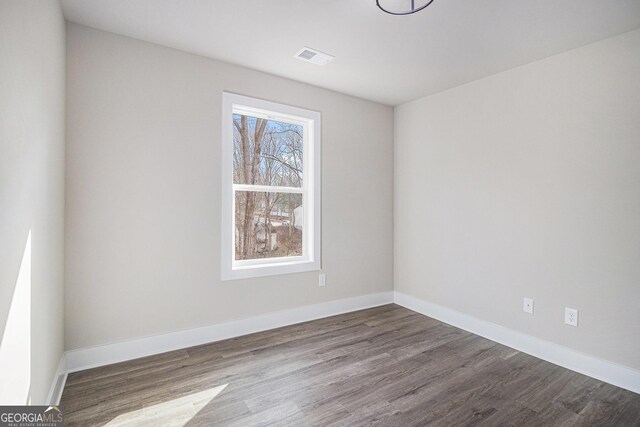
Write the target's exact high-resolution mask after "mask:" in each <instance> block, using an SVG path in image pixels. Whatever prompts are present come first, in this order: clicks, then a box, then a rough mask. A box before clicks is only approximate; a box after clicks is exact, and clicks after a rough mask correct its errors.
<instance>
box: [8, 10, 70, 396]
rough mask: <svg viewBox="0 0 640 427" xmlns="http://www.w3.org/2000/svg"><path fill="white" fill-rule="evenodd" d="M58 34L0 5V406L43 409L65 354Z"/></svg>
mask: <svg viewBox="0 0 640 427" xmlns="http://www.w3.org/2000/svg"><path fill="white" fill-rule="evenodd" d="M64 34H65V28H64V19H63V17H62V13H61V11H60V7H59V5H58V2H56V1H38V0H21V1H15V0H0V333H1V334H2V335H1V344H0V404H9V403H15V404H17V403H21V404H24V403H26V402H27V401H30V402H31V403H34V404H45V403H48V402H45V401H46V399H47V394H48V393H49V388H50V386H51V384H52V381H53V379H54V375H55V372H56V370H57V368H58V363H59V362H60V358H61V356H62V351H63V341H64V338H63V335H64V334H63V259H62V258H63V249H64V246H63V235H64V232H63V226H64V219H63V215H64V97H65V93H64V88H65V86H64V84H65V80H64V75H65V62H64V61H65V53H64V52H65V39H64V38H65V35H64ZM29 233H31V245H30V248H31V250H30V251H29V250H28V249H29V248H28V244H27V241H28V236H29Z"/></svg>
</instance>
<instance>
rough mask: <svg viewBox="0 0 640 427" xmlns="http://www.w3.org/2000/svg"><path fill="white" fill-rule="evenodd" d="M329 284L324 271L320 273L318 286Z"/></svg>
mask: <svg viewBox="0 0 640 427" xmlns="http://www.w3.org/2000/svg"><path fill="white" fill-rule="evenodd" d="M326 284H327V281H326V276H325V275H324V273H321V274H319V275H318V286H324V285H326Z"/></svg>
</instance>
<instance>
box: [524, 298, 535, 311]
mask: <svg viewBox="0 0 640 427" xmlns="http://www.w3.org/2000/svg"><path fill="white" fill-rule="evenodd" d="M522 311H524V312H525V313H529V314H533V299H531V298H525V299H524V300H523V303H522Z"/></svg>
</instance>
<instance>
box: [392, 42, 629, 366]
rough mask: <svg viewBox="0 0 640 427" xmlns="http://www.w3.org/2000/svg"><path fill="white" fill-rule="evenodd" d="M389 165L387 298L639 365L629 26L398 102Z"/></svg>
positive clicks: (624, 362)
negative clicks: (530, 309)
mask: <svg viewBox="0 0 640 427" xmlns="http://www.w3.org/2000/svg"><path fill="white" fill-rule="evenodd" d="M394 167H395V264H394V271H395V287H396V288H395V289H396V291H400V292H404V293H406V294H409V295H412V296H415V297H418V298H421V299H424V300H428V301H431V302H433V303H437V304H440V305H443V306H446V307H449V308H452V309H455V310H458V311H461V312H463V313H466V314H469V315H472V316H476V317H478V318H480V319H484V320H488V321H492V322H495V323H497V324H500V325H504V326H506V327H509V328H512V329H515V330H517V331H521V332H524V333H527V334H531V335H534V336H537V337H541V338H543V339H547V340H550V341H553V342H556V343H559V344H562V345H565V346H568V347H571V348H573V349H576V350H579V351H582V352H585V353H588V354H592V355H595V356H599V357H602V358H604V359H608V360H610V361H614V362H619V363H621V364H624V365H627V366H630V367H633V368H640V339H638V331H639V328H640V310H638V305H639V302H640V31H634V32H630V33H627V34H624V35H621V36H618V37H615V38H611V39H607V40H604V41H601V42H598V43H595V44H592V45H588V46H585V47H582V48H579V49H576V50H572V51H569V52H566V53H563V54H560V55H557V56H553V57H551V58H548V59H545V60H542V61H539V62H535V63H532V64H529V65H526V66H523V67H520V68H516V69H513V70H510V71H507V72H503V73H500V74H497V75H494V76H491V77H488V78H485V79H482V80H479V81H476V82H473V83H470V84H467V85H464V86H461V87H458V88H455V89H452V90H448V91H446V92H442V93H439V94H436V95H433V96H430V97H426V98H423V99H420V100H417V101H414V102H411V103H408V104H404V105H401V106H399V107H397V108H396V110H395V165H394ZM525 296H526V297H531V298H534V299H535V315H534V316H530V315H527V314H525V313H523V311H522V298H523V297H525ZM565 306H567V307H572V308H577V309H579V310H580V325H579V327H578V328H573V327H570V326H567V325H564V324H563V312H564V307H565Z"/></svg>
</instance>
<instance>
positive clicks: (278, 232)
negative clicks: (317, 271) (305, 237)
mask: <svg viewBox="0 0 640 427" xmlns="http://www.w3.org/2000/svg"><path fill="white" fill-rule="evenodd" d="M235 198H236V211H235V221H236V227H235V228H236V229H235V259H236V260H243V259H258V258H274V257H290V256H301V255H302V228H303V227H302V226H303V211H302V194H298V193H273V192H269V193H265V192H257V191H236V192H235Z"/></svg>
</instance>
